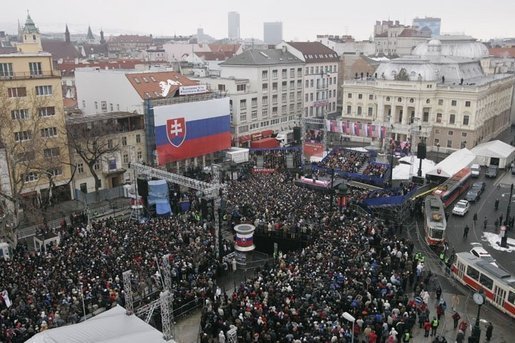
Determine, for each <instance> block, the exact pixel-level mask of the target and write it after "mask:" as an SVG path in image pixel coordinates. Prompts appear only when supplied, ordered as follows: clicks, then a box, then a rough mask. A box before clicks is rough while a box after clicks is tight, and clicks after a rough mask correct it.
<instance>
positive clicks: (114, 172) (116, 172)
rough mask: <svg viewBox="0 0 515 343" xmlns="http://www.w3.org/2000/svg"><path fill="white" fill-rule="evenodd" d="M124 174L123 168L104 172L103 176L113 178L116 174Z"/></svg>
mask: <svg viewBox="0 0 515 343" xmlns="http://www.w3.org/2000/svg"><path fill="white" fill-rule="evenodd" d="M125 172H126V169H125V168H119V169H112V170H108V171H105V172H104V175H105V176H113V175H117V174H123V173H125Z"/></svg>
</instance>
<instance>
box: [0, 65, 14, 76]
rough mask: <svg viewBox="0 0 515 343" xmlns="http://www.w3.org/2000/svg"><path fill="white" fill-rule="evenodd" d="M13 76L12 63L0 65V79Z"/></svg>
mask: <svg viewBox="0 0 515 343" xmlns="http://www.w3.org/2000/svg"><path fill="white" fill-rule="evenodd" d="M13 75H14V73H13V64H12V63H0V78H10V77H12V76H13Z"/></svg>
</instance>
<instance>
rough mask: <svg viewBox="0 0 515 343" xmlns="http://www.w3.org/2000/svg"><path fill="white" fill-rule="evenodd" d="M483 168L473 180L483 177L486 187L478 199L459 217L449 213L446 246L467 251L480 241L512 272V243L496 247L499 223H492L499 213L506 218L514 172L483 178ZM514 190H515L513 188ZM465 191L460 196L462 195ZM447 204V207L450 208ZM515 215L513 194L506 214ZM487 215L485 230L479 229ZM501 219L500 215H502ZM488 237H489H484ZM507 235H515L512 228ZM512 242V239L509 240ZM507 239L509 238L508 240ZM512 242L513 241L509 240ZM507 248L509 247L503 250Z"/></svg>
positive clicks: (514, 247) (514, 269) (514, 262)
mask: <svg viewBox="0 0 515 343" xmlns="http://www.w3.org/2000/svg"><path fill="white" fill-rule="evenodd" d="M484 174H485V168H484V167H483V170H482V171H481V176H480V177H479V178H476V179H472V180H473V181H474V182H475V181H485V182H486V188H485V191H484V192H483V194H482V195H481V198H480V199H479V201H477V202H475V203H471V207H470V211H469V212H468V213H467V214H466V215H465V216H464V217H459V216H456V215H452V214H451V215H450V216H449V219H448V224H447V240H448V242H449V247H450V248H451V249H452V248H454V249H455V251H456V252H462V251H469V250H470V249H471V248H472V247H473V246H474V245H473V244H472V243H480V244H481V246H482V247H483V248H485V249H486V250H487V251H488V252H489V253H490V254H491V255H492V256H493V257H494V258H495V259H496V260H497V263H498V264H499V265H500V266H502V267H504V269H506V270H508V271H509V272H510V274H512V275H515V258H514V257H515V245H508V247H509V249H504V251H502V250H500V247H499V246H497V244H496V243H495V241H496V240H497V241H500V239H497V238H496V236H495V235H496V234H498V229H499V226H497V227H496V226H495V221H496V219H498V218H499V217H500V216H501V214H502V215H503V218H506V210H507V207H508V198H509V197H510V187H511V184H512V183H515V176H513V175H511V172H510V171H509V170H507V171H501V172H500V173H499V174H498V176H497V178H496V179H490V178H485V176H484ZM514 192H515V191H514ZM464 197H465V195H462V196H461V197H460V198H461V199H463V198H464ZM496 199H499V209H498V210H497V211H496V210H495V200H496ZM453 206H454V205H451V206H450V208H449V209H448V210H449V211H452V207H453ZM474 213H477V217H478V220H477V222H476V223H475V225H474V221H473V216H474ZM514 215H515V197H513V198H512V204H511V210H510V216H514ZM485 217H486V218H487V222H488V224H487V227H486V230H483V227H484V220H485ZM503 220H504V219H503ZM466 224H468V226H469V228H470V231H469V234H468V237H467V239H464V238H463V229H464V227H465V225H466ZM488 237H490V241H489V240H488V239H487V238H488ZM508 238H512V239H514V238H515V229H512V230H511V231H510V232H508ZM512 242H513V241H512ZM508 243H510V241H509V242H508ZM513 243H515V242H513ZM506 250H509V251H506Z"/></svg>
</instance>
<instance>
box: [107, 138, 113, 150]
mask: <svg viewBox="0 0 515 343" xmlns="http://www.w3.org/2000/svg"><path fill="white" fill-rule="evenodd" d="M107 148H108V149H112V148H113V140H112V139H108V140H107Z"/></svg>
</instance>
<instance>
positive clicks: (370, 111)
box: [368, 107, 374, 117]
mask: <svg viewBox="0 0 515 343" xmlns="http://www.w3.org/2000/svg"><path fill="white" fill-rule="evenodd" d="M373 114H374V108H373V107H369V108H368V116H369V117H371V116H372V115H373Z"/></svg>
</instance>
